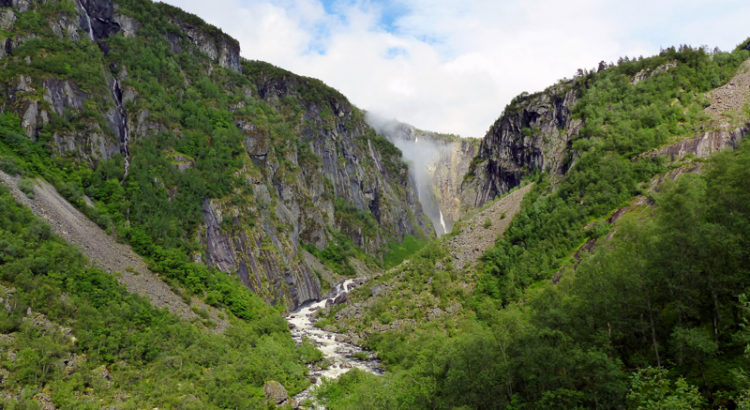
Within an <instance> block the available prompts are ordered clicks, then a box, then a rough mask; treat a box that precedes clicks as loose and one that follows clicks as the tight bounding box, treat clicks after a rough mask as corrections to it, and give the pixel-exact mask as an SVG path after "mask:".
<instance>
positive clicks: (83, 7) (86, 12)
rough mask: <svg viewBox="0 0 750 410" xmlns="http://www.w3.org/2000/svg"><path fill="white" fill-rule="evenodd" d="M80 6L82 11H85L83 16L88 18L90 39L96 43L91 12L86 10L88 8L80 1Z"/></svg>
mask: <svg viewBox="0 0 750 410" xmlns="http://www.w3.org/2000/svg"><path fill="white" fill-rule="evenodd" d="M78 5H80V6H81V9H82V10H83V15H84V16H86V24H87V25H88V34H89V39H91V41H94V28H93V26H92V25H91V16H89V11H88V10H86V6H84V5H83V1H82V0H78Z"/></svg>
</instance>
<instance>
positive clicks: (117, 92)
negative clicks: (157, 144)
mask: <svg viewBox="0 0 750 410" xmlns="http://www.w3.org/2000/svg"><path fill="white" fill-rule="evenodd" d="M112 97H114V99H115V104H117V122H118V124H117V125H118V131H119V133H120V153H121V154H122V156H123V157H124V160H125V176H126V177H127V176H128V172H129V171H130V131H129V130H128V114H127V112H125V108H123V106H122V89H121V88H120V81H119V80H117V79H116V78H115V79H114V81H113V84H112Z"/></svg>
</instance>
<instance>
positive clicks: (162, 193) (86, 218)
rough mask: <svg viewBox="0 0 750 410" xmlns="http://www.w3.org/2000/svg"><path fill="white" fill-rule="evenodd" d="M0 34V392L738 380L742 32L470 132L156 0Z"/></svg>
mask: <svg viewBox="0 0 750 410" xmlns="http://www.w3.org/2000/svg"><path fill="white" fill-rule="evenodd" d="M0 45H1V46H0V407H2V408H44V409H54V408H78V407H83V408H196V409H203V408H274V407H287V408H289V407H292V408H317V407H316V406H324V407H326V408H332V409H338V408H345V409H349V408H356V409H359V408H409V409H411V408H431V409H436V408H439V409H453V408H477V409H490V408H498V409H537V408H538V409H549V408H561V409H562V408H564V409H572V408H617V409H620V408H649V409H652V408H653V409H656V408H658V409H662V408H669V409H672V408H675V409H692V408H728V409H733V408H740V409H744V408H750V375H749V374H748V370H747V369H748V368H750V355H749V354H748V352H749V351H750V333H748V328H747V326H748V323H750V300H748V293H750V272H748V266H750V243H748V241H749V240H750V186H749V185H748V181H750V147H749V146H748V144H747V142H744V139H745V136H746V135H747V133H748V131H749V130H750V40H747V41H745V42H744V43H743V44H741V45H740V46H738V47H737V48H736V49H734V50H732V51H729V52H722V51H719V50H714V51H708V50H706V49H704V48H692V47H689V46H680V47H670V48H667V49H664V50H662V51H661V52H660V53H659V54H658V55H655V56H652V57H648V58H642V57H641V58H637V59H629V58H622V59H620V60H619V61H618V62H617V64H606V63H602V64H600V65H599V67H598V69H596V70H592V71H588V70H579V71H578V73H577V74H576V75H575V76H574V77H573V78H571V79H563V80H560V81H559V82H557V83H556V84H553V85H551V86H550V87H548V88H547V89H545V90H542V91H539V92H534V93H522V94H520V95H519V96H517V97H516V98H514V99H513V100H512V101H511V102H510V103H509V104H508V105H507V106H506V107H505V109H504V111H503V112H502V113H500V116H499V117H498V118H497V120H496V121H495V123H494V124H492V125H491V127H490V128H489V131H488V133H487V135H486V136H485V137H484V138H483V139H482V140H481V141H479V140H472V139H462V138H459V137H457V136H453V135H445V134H439V133H435V132H430V131H424V130H419V129H416V128H415V127H412V126H410V125H408V124H403V123H399V122H396V121H384V120H382V119H379V118H377V117H375V116H372V115H370V114H369V113H365V112H364V111H362V110H360V109H359V108H357V107H356V106H354V105H353V104H352V103H350V101H349V100H348V99H347V98H346V97H345V96H344V95H342V94H341V93H339V92H338V91H336V90H334V89H332V88H331V87H329V86H327V85H326V84H324V83H322V82H321V81H319V80H317V79H313V78H308V77H303V76H299V75H296V74H294V73H291V72H289V71H286V70H284V69H281V68H279V67H275V66H273V65H271V64H268V63H265V62H262V61H251V60H247V59H244V58H242V57H240V44H239V42H238V41H237V40H235V39H233V38H231V37H229V36H228V35H226V34H225V33H223V32H222V31H221V29H219V28H216V27H213V26H210V25H208V24H206V23H205V22H204V21H203V20H201V19H200V18H199V17H198V16H194V15H191V14H189V13H185V12H184V11H182V10H180V9H178V8H175V7H172V6H169V5H166V4H163V3H153V2H151V1H150V0H80V1H79V0H0ZM396 57H397V56H396ZM312 301H318V303H315V304H312V303H311V302H312ZM301 308H302V309H301ZM299 309H301V310H299ZM300 312H302V313H300ZM315 315H317V317H316V320H317V322H316V323H314V324H313V323H312V321H313V319H312V317H313V316H315ZM284 316H286V317H287V318H288V319H289V321H288V322H287V321H285V320H284ZM290 329H292V331H290ZM306 332H307V333H306ZM313 332H314V333H315V334H316V338H307V337H306V335H309V334H311V333H313ZM330 332H337V333H338V334H334V333H330ZM292 335H294V338H293V337H292ZM343 344H347V345H346V349H338V350H337V347H340V346H337V345H343ZM354 345H358V346H359V347H357V346H354ZM361 349H367V350H361ZM358 362H360V364H361V362H367V366H365V368H367V369H371V370H373V371H372V374H371V373H369V372H363V371H359V370H357V369H353V370H350V371H348V372H347V371H346V370H347V369H349V368H351V366H354V365H353V364H352V363H355V364H356V363H358ZM381 369H384V373H383V372H381ZM381 373H382V374H381ZM321 374H336V375H341V376H340V377H339V378H338V379H336V380H318V376H319V375H321ZM317 384H320V388H318V389H317V390H316V389H313V388H311V386H315V385H317ZM308 388H309V389H308ZM295 396H296V397H297V399H298V400H300V401H304V402H302V403H297V402H295Z"/></svg>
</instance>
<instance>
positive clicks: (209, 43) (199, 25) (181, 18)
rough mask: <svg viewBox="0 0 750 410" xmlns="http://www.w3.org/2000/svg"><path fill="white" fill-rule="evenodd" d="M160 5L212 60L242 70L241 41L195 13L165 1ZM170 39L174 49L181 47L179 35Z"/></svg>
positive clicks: (169, 37)
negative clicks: (167, 3)
mask: <svg viewBox="0 0 750 410" xmlns="http://www.w3.org/2000/svg"><path fill="white" fill-rule="evenodd" d="M159 6H160V7H162V8H163V9H165V10H166V14H167V15H168V16H169V21H170V22H171V23H172V24H174V25H175V26H177V27H179V29H180V31H181V32H182V33H183V34H184V35H185V36H186V38H187V39H188V40H189V41H190V42H191V43H192V44H194V45H195V46H196V47H197V48H198V49H199V50H200V51H201V52H203V53H205V54H206V55H207V56H208V57H209V58H210V59H211V60H212V61H214V62H216V63H217V64H219V66H221V67H223V68H227V69H230V70H234V71H236V72H238V73H241V72H242V64H241V61H240V43H239V41H237V40H235V39H234V38H232V37H230V36H228V35H227V34H224V33H223V32H222V31H221V30H219V29H218V28H216V27H214V26H209V25H208V24H206V23H205V22H204V21H203V20H201V19H200V18H198V17H197V16H195V15H192V14H190V13H186V12H184V11H182V10H180V9H178V8H176V7H172V6H169V5H166V4H163V3H161V4H160V5H159ZM168 39H169V41H170V44H171V47H172V49H173V50H179V49H180V48H181V45H180V44H179V40H180V38H179V36H174V35H171V36H168Z"/></svg>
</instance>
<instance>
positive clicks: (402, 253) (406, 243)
mask: <svg viewBox="0 0 750 410" xmlns="http://www.w3.org/2000/svg"><path fill="white" fill-rule="evenodd" d="M426 244H427V241H426V240H424V239H419V238H417V237H415V236H413V235H406V236H404V240H403V241H402V242H401V243H400V244H399V243H397V242H391V243H389V244H388V253H386V254H385V256H383V265H384V267H385V268H386V269H390V268H392V267H394V266H396V265H398V264H399V263H401V262H403V261H404V260H406V259H407V258H409V257H410V256H411V255H413V254H414V253H415V252H417V251H418V250H420V249H422V248H423V247H424V246H425V245H426Z"/></svg>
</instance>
